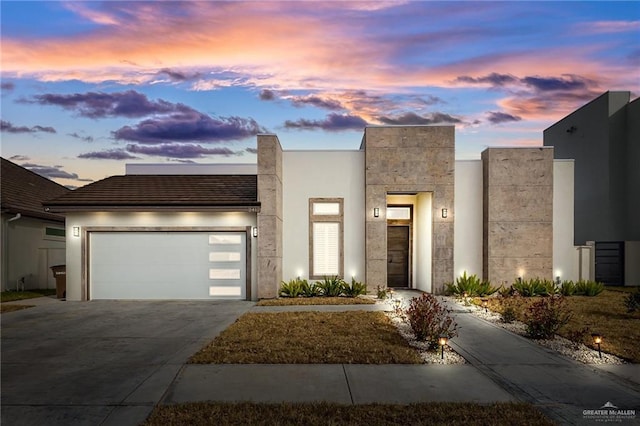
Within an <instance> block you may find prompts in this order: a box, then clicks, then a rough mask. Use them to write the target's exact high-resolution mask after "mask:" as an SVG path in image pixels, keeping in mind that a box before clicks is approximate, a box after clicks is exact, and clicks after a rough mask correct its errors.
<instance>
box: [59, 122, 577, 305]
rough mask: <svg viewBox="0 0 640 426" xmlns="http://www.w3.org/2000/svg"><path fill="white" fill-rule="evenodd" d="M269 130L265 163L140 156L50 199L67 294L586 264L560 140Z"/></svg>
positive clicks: (427, 278) (555, 271)
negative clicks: (499, 142) (349, 142)
mask: <svg viewBox="0 0 640 426" xmlns="http://www.w3.org/2000/svg"><path fill="white" fill-rule="evenodd" d="M257 139H258V161H257V165H256V164H245V165H128V166H127V174H126V175H124V176H113V177H110V178H107V179H104V180H102V181H99V182H95V183H92V184H90V185H87V186H85V187H82V188H79V189H77V190H75V191H73V192H71V193H68V194H66V195H64V196H62V197H58V198H56V199H54V200H52V201H49V202H48V203H46V207H47V208H48V209H49V211H50V212H55V213H64V214H65V215H66V218H67V223H66V226H67V299H68V300H89V299H206V298H223V299H224V298H232V299H254V300H255V299H258V298H271V297H276V296H277V293H278V287H279V285H280V282H281V281H282V280H289V279H292V278H296V277H301V278H308V279H312V280H313V279H318V278H321V277H323V276H327V275H339V276H342V277H344V278H345V279H347V280H350V279H351V277H355V278H356V279H357V280H360V281H365V282H366V283H367V285H368V288H369V291H375V289H376V287H386V286H391V287H409V288H416V289H420V290H424V291H427V292H432V293H442V292H443V290H444V285H445V283H446V282H450V281H453V280H454V278H455V276H457V275H459V274H461V273H462V272H463V271H467V273H470V274H472V273H475V274H478V275H480V276H484V277H485V278H487V279H490V280H491V281H492V282H493V283H494V284H503V283H504V282H507V283H511V282H513V280H515V279H516V278H517V277H518V276H522V277H525V278H531V277H542V278H547V279H552V278H554V277H556V276H561V278H562V279H575V278H576V277H577V275H576V269H577V255H576V250H575V248H574V246H573V203H572V202H571V200H572V199H573V162H572V161H565V160H555V161H554V159H553V148H543V147H539V148H489V149H487V150H485V151H484V152H483V154H482V159H481V160H476V161H455V160H454V144H455V142H454V127H453V126H408V127H367V128H366V129H365V131H364V137H363V140H362V145H361V147H360V149H359V150H352V151H283V150H282V147H281V145H280V142H279V140H278V137H277V136H275V135H258V138H257ZM554 230H561V231H557V232H554Z"/></svg>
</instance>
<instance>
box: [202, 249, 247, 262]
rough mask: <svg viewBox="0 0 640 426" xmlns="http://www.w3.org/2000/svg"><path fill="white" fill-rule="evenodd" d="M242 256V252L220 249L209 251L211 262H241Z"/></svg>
mask: <svg viewBox="0 0 640 426" xmlns="http://www.w3.org/2000/svg"><path fill="white" fill-rule="evenodd" d="M241 258H242V253H240V252H229V251H218V252H215V251H214V252H211V253H209V262H239V261H240V260H241Z"/></svg>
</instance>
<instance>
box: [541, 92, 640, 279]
mask: <svg viewBox="0 0 640 426" xmlns="http://www.w3.org/2000/svg"><path fill="white" fill-rule="evenodd" d="M630 99H631V93H630V92H606V93H604V94H602V95H601V96H599V97H598V98H596V99H594V100H593V101H591V102H589V103H588V104H586V105H584V106H583V107H582V108H579V109H578V110H576V111H574V112H573V113H571V114H569V115H568V116H566V117H565V118H563V119H562V120H560V121H558V122H557V123H555V124H554V125H552V126H551V127H549V128H548V129H546V130H545V131H544V145H545V146H553V147H554V152H555V158H556V159H568V158H572V159H574V160H575V198H574V208H575V220H574V227H575V234H574V235H575V244H576V245H593V246H595V250H593V251H594V253H593V254H592V259H591V261H592V263H593V264H594V265H595V266H594V267H595V271H594V273H593V274H592V275H593V276H592V277H591V278H594V279H596V280H598V281H602V282H605V283H607V284H625V285H640V100H639V99H635V100H634V101H632V102H630Z"/></svg>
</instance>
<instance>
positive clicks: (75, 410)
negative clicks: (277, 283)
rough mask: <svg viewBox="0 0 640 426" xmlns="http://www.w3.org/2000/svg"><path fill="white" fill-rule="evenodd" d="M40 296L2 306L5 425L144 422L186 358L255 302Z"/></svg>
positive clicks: (125, 423)
mask: <svg viewBox="0 0 640 426" xmlns="http://www.w3.org/2000/svg"><path fill="white" fill-rule="evenodd" d="M39 302H40V303H38V305H39V306H37V307H35V308H30V309H26V310H22V311H18V312H12V313H8V314H3V315H2V349H1V350H2V382H1V385H2V395H1V403H2V416H1V419H2V424H3V425H7V426H12V425H45V424H46V425H128V424H138V423H140V422H141V421H143V420H144V419H145V418H146V417H147V415H148V414H149V413H150V412H151V410H152V409H153V405H154V404H155V403H157V402H158V401H159V400H160V398H161V397H162V396H163V394H164V393H165V391H166V390H167V387H168V386H169V385H170V384H171V382H172V381H173V379H174V378H175V376H176V374H177V373H178V371H179V370H180V368H181V367H182V365H183V364H184V362H185V361H186V360H187V358H188V357H189V356H190V355H192V354H193V353H194V352H195V351H197V350H198V349H199V348H200V347H202V346H203V345H204V344H205V343H207V342H208V341H209V340H211V339H212V338H214V337H215V336H216V335H217V334H218V333H220V331H222V330H223V329H225V328H226V327H227V326H228V325H229V324H231V323H232V322H234V321H235V320H236V318H238V317H239V316H240V315H242V314H243V313H244V312H246V311H247V310H248V309H249V308H251V306H253V303H252V302H239V301H92V302H62V301H57V300H55V299H49V301H46V300H44V298H43V300H39ZM43 302H44V303H43Z"/></svg>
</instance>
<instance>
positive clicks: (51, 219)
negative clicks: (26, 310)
mask: <svg viewBox="0 0 640 426" xmlns="http://www.w3.org/2000/svg"><path fill="white" fill-rule="evenodd" d="M0 160H1V162H2V169H1V170H0V173H1V174H0V187H1V204H2V231H1V233H2V244H1V246H2V248H1V251H2V290H7V289H12V290H14V289H16V288H25V289H30V288H55V279H54V278H53V274H52V272H51V270H50V269H49V268H50V267H51V266H54V265H60V264H62V265H64V263H65V226H64V220H65V219H64V216H62V215H59V214H53V213H49V212H45V211H44V209H43V207H42V202H43V201H46V200H50V199H51V198H54V197H59V196H61V195H64V194H67V193H69V192H70V190H69V189H68V188H65V187H64V186H62V185H58V184H57V183H55V182H53V181H51V180H49V179H46V178H44V177H42V176H40V175H38V174H36V173H33V172H31V171H29V170H27V169H25V168H23V167H20V166H18V165H17V164H14V163H12V162H11V161H8V160H5V159H4V158H1V159H0Z"/></svg>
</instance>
